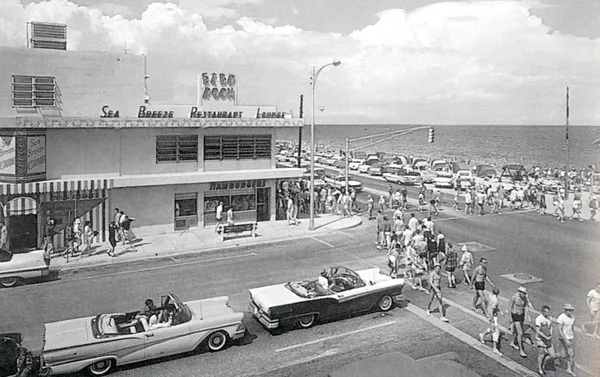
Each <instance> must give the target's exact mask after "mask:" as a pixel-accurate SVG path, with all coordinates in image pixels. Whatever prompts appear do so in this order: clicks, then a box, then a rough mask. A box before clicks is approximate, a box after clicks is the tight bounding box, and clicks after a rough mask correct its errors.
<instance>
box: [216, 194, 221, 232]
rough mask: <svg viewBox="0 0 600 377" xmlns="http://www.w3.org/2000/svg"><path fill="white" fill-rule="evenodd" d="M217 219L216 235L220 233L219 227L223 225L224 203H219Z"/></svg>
mask: <svg viewBox="0 0 600 377" xmlns="http://www.w3.org/2000/svg"><path fill="white" fill-rule="evenodd" d="M215 219H216V220H217V226H215V233H216V232H218V231H219V226H221V224H223V202H219V205H218V206H217V212H216V214H215Z"/></svg>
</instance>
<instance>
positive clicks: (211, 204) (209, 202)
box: [204, 195, 229, 214]
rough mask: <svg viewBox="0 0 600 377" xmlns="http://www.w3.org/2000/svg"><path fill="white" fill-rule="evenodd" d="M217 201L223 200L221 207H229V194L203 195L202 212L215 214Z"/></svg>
mask: <svg viewBox="0 0 600 377" xmlns="http://www.w3.org/2000/svg"><path fill="white" fill-rule="evenodd" d="M219 202H223V209H224V210H225V208H227V207H229V195H220V196H210V197H204V214H209V213H212V214H216V213H217V207H218V206H219Z"/></svg>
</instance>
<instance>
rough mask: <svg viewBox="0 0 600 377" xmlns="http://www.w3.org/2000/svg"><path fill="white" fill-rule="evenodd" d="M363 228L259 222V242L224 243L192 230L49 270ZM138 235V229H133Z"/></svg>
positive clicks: (349, 220) (324, 221) (322, 219)
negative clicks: (313, 227)
mask: <svg viewBox="0 0 600 377" xmlns="http://www.w3.org/2000/svg"><path fill="white" fill-rule="evenodd" d="M361 224H362V218H361V216H360V214H358V215H354V216H352V217H345V218H343V217H339V216H337V215H335V214H319V215H316V216H315V230H312V231H310V230H309V229H308V228H309V219H308V218H300V219H299V223H298V225H288V223H287V220H279V221H270V222H260V223H258V228H257V232H256V238H253V237H251V235H250V233H249V232H245V233H242V234H239V235H232V236H231V237H229V238H225V240H224V241H221V238H220V237H219V235H218V234H217V233H215V231H214V227H206V228H199V229H189V230H186V231H179V232H172V233H165V234H158V235H153V236H147V237H143V238H137V239H135V240H133V242H132V244H131V246H129V247H125V248H124V247H123V246H122V244H121V243H119V244H118V245H117V247H116V252H115V254H116V256H115V257H111V256H110V255H108V249H109V245H108V243H101V244H94V245H93V246H92V250H91V253H90V254H89V255H85V256H83V257H81V256H75V257H69V261H68V262H67V259H66V258H64V257H63V256H62V255H61V254H58V253H57V254H54V255H53V256H52V260H51V263H50V266H51V267H52V268H58V269H60V270H62V271H65V270H72V269H77V268H84V267H92V266H101V265H112V264H119V263H126V262H133V261H138V260H148V259H152V258H164V257H169V256H175V255H178V254H193V253H202V252H207V251H214V250H220V249H221V250H224V249H230V248H233V247H240V246H250V245H258V244H264V243H269V242H280V241H287V240H292V239H301V238H307V237H314V236H318V235H322V234H327V233H329V232H334V231H338V230H343V229H348V228H353V227H356V226H359V225H361ZM132 231H133V233H135V228H134V229H132Z"/></svg>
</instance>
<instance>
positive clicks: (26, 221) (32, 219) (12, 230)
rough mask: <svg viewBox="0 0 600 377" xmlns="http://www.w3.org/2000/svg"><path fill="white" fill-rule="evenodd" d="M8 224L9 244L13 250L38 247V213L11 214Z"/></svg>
mask: <svg viewBox="0 0 600 377" xmlns="http://www.w3.org/2000/svg"><path fill="white" fill-rule="evenodd" d="M8 224H9V232H8V234H9V235H8V244H9V245H10V249H11V251H26V250H30V249H36V248H37V215H35V214H30V215H16V216H9V218H8Z"/></svg>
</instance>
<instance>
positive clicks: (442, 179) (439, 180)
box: [433, 175, 454, 188]
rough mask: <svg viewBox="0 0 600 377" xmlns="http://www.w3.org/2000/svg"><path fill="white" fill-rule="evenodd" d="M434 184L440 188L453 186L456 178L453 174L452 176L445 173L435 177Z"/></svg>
mask: <svg viewBox="0 0 600 377" xmlns="http://www.w3.org/2000/svg"><path fill="white" fill-rule="evenodd" d="M433 186H434V187H440V188H453V187H454V178H453V177H452V175H451V176H450V177H448V176H445V175H438V176H437V177H435V178H434V179H433Z"/></svg>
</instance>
